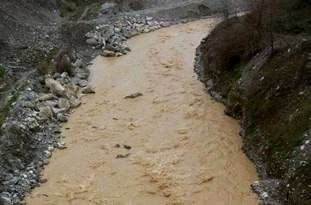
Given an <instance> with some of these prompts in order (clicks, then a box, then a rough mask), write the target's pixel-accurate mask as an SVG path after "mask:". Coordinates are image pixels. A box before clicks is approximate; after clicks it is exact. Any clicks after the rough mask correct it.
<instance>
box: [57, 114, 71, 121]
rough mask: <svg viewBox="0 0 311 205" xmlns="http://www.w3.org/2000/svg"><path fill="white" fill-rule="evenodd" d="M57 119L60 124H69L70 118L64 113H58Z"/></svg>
mask: <svg viewBox="0 0 311 205" xmlns="http://www.w3.org/2000/svg"><path fill="white" fill-rule="evenodd" d="M56 118H57V120H58V121H60V122H67V121H68V118H67V117H66V116H65V115H64V114H62V113H58V114H57V117H56Z"/></svg>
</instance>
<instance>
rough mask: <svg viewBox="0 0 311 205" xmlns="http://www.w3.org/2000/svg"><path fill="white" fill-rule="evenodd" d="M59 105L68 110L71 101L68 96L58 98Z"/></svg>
mask: <svg viewBox="0 0 311 205" xmlns="http://www.w3.org/2000/svg"><path fill="white" fill-rule="evenodd" d="M58 107H59V108H60V109H63V110H64V111H65V112H67V111H68V110H69V109H70V102H69V100H67V99H66V98H59V99H58Z"/></svg>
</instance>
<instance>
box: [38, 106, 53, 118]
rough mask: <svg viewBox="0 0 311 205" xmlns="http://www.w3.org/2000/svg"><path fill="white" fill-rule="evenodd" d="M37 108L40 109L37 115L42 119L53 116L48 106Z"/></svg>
mask: <svg viewBox="0 0 311 205" xmlns="http://www.w3.org/2000/svg"><path fill="white" fill-rule="evenodd" d="M39 110H40V112H39V115H40V116H41V117H42V118H43V119H52V118H53V110H52V108H51V107H50V106H45V107H41V108H39Z"/></svg>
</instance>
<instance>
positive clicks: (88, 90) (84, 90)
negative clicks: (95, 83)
mask: <svg viewBox="0 0 311 205" xmlns="http://www.w3.org/2000/svg"><path fill="white" fill-rule="evenodd" d="M81 92H82V93H83V94H94V93H95V91H94V89H93V87H92V86H91V85H88V86H86V87H85V88H82V90H81Z"/></svg>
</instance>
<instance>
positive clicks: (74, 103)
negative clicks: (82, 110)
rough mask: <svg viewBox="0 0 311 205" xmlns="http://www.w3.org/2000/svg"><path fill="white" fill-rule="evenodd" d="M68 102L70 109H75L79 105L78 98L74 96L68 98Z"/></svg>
mask: <svg viewBox="0 0 311 205" xmlns="http://www.w3.org/2000/svg"><path fill="white" fill-rule="evenodd" d="M69 102H70V106H71V107H72V108H77V107H79V106H80V105H81V100H80V99H79V98H75V97H74V96H71V97H70V99H69Z"/></svg>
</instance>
